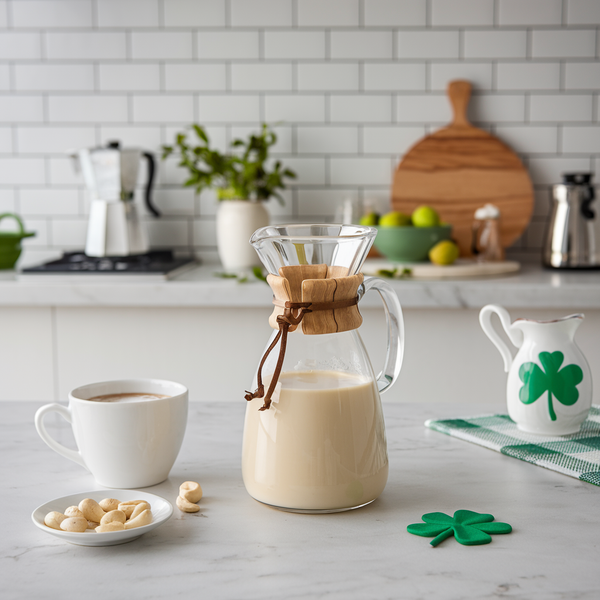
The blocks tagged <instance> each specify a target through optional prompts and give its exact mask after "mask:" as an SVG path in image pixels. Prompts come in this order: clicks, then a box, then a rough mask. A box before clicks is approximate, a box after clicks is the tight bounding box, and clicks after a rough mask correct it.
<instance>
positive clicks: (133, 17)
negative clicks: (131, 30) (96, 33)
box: [96, 0, 159, 27]
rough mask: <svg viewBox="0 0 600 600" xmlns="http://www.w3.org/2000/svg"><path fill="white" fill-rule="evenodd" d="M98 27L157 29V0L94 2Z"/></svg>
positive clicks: (102, 0)
mask: <svg viewBox="0 0 600 600" xmlns="http://www.w3.org/2000/svg"><path fill="white" fill-rule="evenodd" d="M96 4H97V11H98V26H99V27H158V25H159V18H158V0H127V1H126V2H123V0H96Z"/></svg>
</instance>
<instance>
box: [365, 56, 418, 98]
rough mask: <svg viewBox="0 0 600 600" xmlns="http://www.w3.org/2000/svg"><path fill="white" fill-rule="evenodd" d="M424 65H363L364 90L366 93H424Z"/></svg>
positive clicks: (389, 63)
mask: <svg viewBox="0 0 600 600" xmlns="http://www.w3.org/2000/svg"><path fill="white" fill-rule="evenodd" d="M425 73H426V67H425V64H424V63H391V62H387V63H365V65H364V88H365V90H368V91H390V92H396V91H425V87H426V77H425Z"/></svg>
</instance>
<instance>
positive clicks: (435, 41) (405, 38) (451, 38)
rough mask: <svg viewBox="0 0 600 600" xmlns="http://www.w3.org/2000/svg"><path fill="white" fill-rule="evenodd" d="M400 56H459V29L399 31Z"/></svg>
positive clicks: (397, 40)
mask: <svg viewBox="0 0 600 600" xmlns="http://www.w3.org/2000/svg"><path fill="white" fill-rule="evenodd" d="M396 36H397V38H396V47H397V57H398V58H458V52H459V39H458V31H399V32H398V33H397V34H396Z"/></svg>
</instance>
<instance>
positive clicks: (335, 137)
mask: <svg viewBox="0 0 600 600" xmlns="http://www.w3.org/2000/svg"><path fill="white" fill-rule="evenodd" d="M297 136H298V153H299V154H356V153H357V152H358V128H357V127H329V126H323V127H298V133H297Z"/></svg>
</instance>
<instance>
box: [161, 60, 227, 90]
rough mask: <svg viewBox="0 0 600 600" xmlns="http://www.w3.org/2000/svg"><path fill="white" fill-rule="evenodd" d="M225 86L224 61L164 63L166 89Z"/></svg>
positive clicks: (207, 88)
mask: <svg viewBox="0 0 600 600" xmlns="http://www.w3.org/2000/svg"><path fill="white" fill-rule="evenodd" d="M226 88H227V72H226V68H225V64H224V63H173V64H167V65H165V89H166V90H167V91H177V92H178V91H203V92H205V91H215V92H224V91H226Z"/></svg>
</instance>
